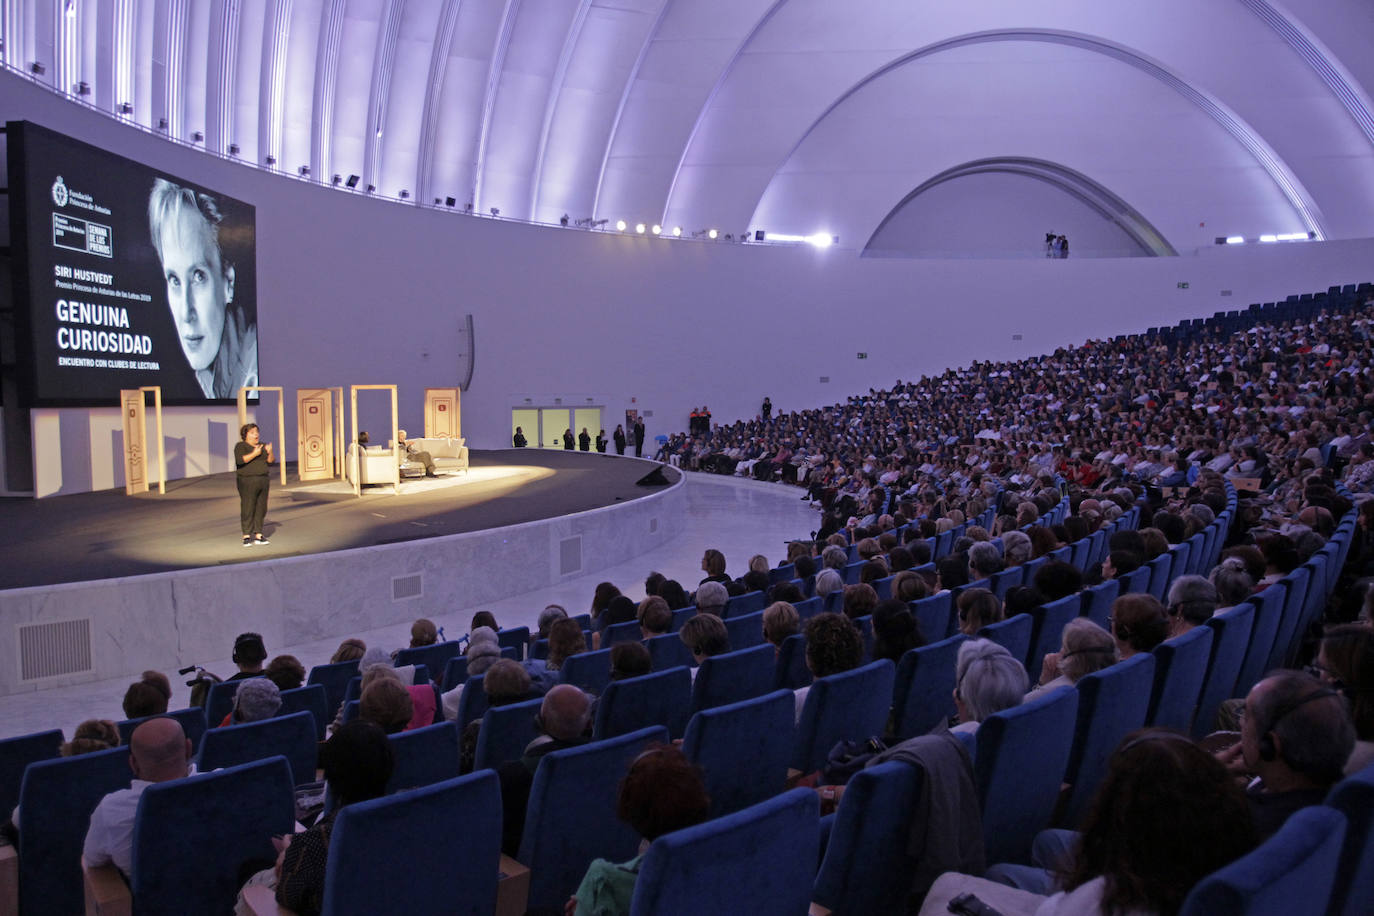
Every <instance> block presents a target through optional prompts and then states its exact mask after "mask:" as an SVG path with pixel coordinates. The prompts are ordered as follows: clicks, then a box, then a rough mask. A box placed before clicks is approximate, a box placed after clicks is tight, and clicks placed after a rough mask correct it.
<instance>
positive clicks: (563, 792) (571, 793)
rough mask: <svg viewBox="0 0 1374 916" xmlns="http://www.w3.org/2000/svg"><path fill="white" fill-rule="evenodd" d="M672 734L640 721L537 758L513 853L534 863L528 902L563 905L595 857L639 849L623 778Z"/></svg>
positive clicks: (617, 856) (616, 857) (619, 856)
mask: <svg viewBox="0 0 1374 916" xmlns="http://www.w3.org/2000/svg"><path fill="white" fill-rule="evenodd" d="M667 741H668V730H667V729H666V728H663V727H661V726H659V727H655V728H642V729H640V730H638V731H634V732H630V733H629V734H625V735H620V736H618V737H615V738H608V739H606V740H605V741H594V742H592V743H591V744H585V745H582V746H580V747H570V748H564V749H562V750H557V751H552V752H550V753H549V754H546V755H545V756H544V757H543V758H542V759H541V760H540V761H539V767H538V768H537V769H536V770H535V771H534V783H533V785H532V786H531V787H530V797H529V804H528V805H527V807H526V809H525V810H526V813H525V829H524V833H523V834H522V835H521V838H520V850H519V853H518V855H516V857H515V858H516V859H517V860H518V861H519V862H521V863H522V864H524V865H526V866H528V867H529V869H530V892H529V903H528V907H529V909H538V908H540V907H561V906H563V904H564V902H565V901H566V900H567V899H568V898H569V897H571V896H572V893H573V891H575V890H577V886H578V884H579V883H580V882H581V881H582V876H583V875H584V874H586V873H587V866H588V865H590V864H591V861H592V859H594V858H597V857H600V858H603V859H608V860H610V861H612V862H623V861H625V860H626V859H629V858H631V857H633V856H634V854H635V850H636V849H637V848H638V847H639V837H638V836H636V835H635V832H634V830H632V829H631V828H630V825H629V824H626V823H625V822H624V821H622V820H620V819H619V818H617V817H616V816H615V810H616V799H617V797H618V795H619V786H620V780H621V778H622V777H624V775H625V772H626V770H628V769H629V766H630V762H631V761H632V760H634V758H636V757H638V756H639V755H640V754H641V753H642V752H643V751H644V748H645V746H646V745H648V744H653V743H660V744H661V743H666V742H667ZM813 794H814V793H813ZM812 829H813V832H814V824H813V827H812ZM496 835H497V836H499V831H498V832H497V834H496ZM813 861H814V859H813Z"/></svg>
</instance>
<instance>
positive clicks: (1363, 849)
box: [1326, 765, 1374, 916]
mask: <svg viewBox="0 0 1374 916" xmlns="http://www.w3.org/2000/svg"><path fill="white" fill-rule="evenodd" d="M1326 804H1327V806H1328V807H1331V808H1334V809H1336V810H1337V811H1339V812H1341V813H1342V814H1344V815H1345V817H1346V822H1347V823H1346V831H1345V843H1344V844H1343V845H1342V848H1341V860H1340V865H1339V866H1338V867H1337V868H1336V887H1335V889H1334V891H1333V892H1332V895H1331V907H1330V909H1328V910H1327V912H1328V913H1330V914H1332V916H1357V914H1361V913H1367V912H1368V911H1369V903H1370V901H1371V900H1374V765H1370V766H1367V767H1365V768H1364V769H1363V770H1361V771H1360V772H1358V773H1354V774H1352V775H1350V776H1348V777H1346V778H1345V779H1344V780H1342V781H1341V782H1339V783H1337V784H1336V786H1335V787H1334V788H1332V790H1331V793H1330V794H1329V795H1327V796H1326Z"/></svg>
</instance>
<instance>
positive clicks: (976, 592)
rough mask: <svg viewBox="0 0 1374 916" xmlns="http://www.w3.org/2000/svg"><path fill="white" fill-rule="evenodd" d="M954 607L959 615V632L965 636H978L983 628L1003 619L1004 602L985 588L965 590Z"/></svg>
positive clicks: (956, 600)
mask: <svg viewBox="0 0 1374 916" xmlns="http://www.w3.org/2000/svg"><path fill="white" fill-rule="evenodd" d="M954 605H955V608H956V610H957V612H958V615H959V632H960V633H963V634H964V635H965V636H977V635H978V631H979V630H981V629H983V627H986V626H989V625H991V624H994V623H998V622H1000V621H1001V620H1002V619H1003V618H1002V602H1000V601H998V600H997V596H996V595H994V594H993V593H992V592H990V591H988V590H987V589H985V588H969V589H965V590H964V591H962V592H960V593H959V597H958V598H957V599H955V602H954Z"/></svg>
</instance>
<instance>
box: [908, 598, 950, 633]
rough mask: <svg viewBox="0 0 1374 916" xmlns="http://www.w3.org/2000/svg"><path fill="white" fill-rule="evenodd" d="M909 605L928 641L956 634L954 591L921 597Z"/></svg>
mask: <svg viewBox="0 0 1374 916" xmlns="http://www.w3.org/2000/svg"><path fill="white" fill-rule="evenodd" d="M909 606H910V607H911V613H913V614H915V615H916V622H917V623H918V624H920V627H921V634H922V635H923V636H925V638H926V641H927V642H939V641H940V640H942V639H945V638H946V637H949V636H953V635H954V631H955V629H956V625H955V616H954V595H953V593H951V592H947V591H946V592H940V593H939V594H937V595H931V596H930V597H928V598H919V599H917V600H915V601H913V602H911V603H910V605H909Z"/></svg>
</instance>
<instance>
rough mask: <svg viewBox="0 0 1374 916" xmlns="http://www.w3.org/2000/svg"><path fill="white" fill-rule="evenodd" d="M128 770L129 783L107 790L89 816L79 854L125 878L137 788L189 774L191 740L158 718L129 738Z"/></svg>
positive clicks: (175, 725)
mask: <svg viewBox="0 0 1374 916" xmlns="http://www.w3.org/2000/svg"><path fill="white" fill-rule="evenodd" d="M129 768H130V769H132V770H133V771H134V779H133V782H132V784H131V785H130V786H129V788H127V789H119V790H117V791H115V792H111V793H110V794H109V795H106V796H105V797H104V798H102V799H101V800H100V804H98V805H96V807H95V811H93V812H92V813H91V826H90V829H89V830H87V831H86V844H85V846H84V847H83V848H82V851H81V856H82V858H83V859H84V860H85V862H86V864H87V865H90V866H97V865H109V864H110V863H114V865H115V866H116V867H118V868H119V870H120V871H121V872H123V873H124V875H125V877H128V875H129V869H130V866H131V862H132V859H133V846H134V815H135V814H137V813H138V799H139V796H141V795H142V794H143V790H144V789H146V788H148V787H149V786H151V785H153V784H154V783H158V782H169V781H171V780H173V779H181V778H182V777H184V776H189V775H191V774H192V773H194V772H195V768H194V766H192V764H191V741H190V739H189V738H187V737H186V733H185V732H184V731H182V730H181V723H180V722H178V721H177V720H176V719H172V718H168V717H166V716H159V717H158V718H155V719H149V720H148V721H147V722H144V723H143V724H142V725H140V726H139V727H138V728H136V729H134V733H133V735H131V736H130V737H129Z"/></svg>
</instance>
